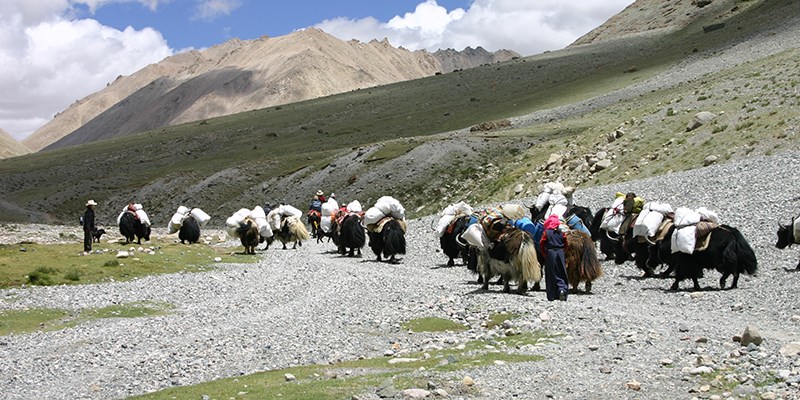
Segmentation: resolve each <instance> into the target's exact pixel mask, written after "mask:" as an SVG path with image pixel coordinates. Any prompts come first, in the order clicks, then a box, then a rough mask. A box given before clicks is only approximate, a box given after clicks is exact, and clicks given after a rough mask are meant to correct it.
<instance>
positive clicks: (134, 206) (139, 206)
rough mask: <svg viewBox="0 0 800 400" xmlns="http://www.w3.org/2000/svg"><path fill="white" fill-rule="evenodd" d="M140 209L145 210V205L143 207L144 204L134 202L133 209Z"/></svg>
mask: <svg viewBox="0 0 800 400" xmlns="http://www.w3.org/2000/svg"><path fill="white" fill-rule="evenodd" d="M139 210H144V207H142V205H141V204H139V203H134V205H133V211H139Z"/></svg>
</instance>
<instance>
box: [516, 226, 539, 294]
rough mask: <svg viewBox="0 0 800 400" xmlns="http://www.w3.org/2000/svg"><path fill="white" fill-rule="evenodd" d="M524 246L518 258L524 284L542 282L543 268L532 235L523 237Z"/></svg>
mask: <svg viewBox="0 0 800 400" xmlns="http://www.w3.org/2000/svg"><path fill="white" fill-rule="evenodd" d="M522 236H523V239H522V244H521V245H520V247H519V253H518V254H517V257H516V260H515V261H516V262H517V263H519V264H518V267H519V268H520V270H522V280H523V281H524V282H531V281H533V282H539V281H541V280H542V266H541V265H539V259H538V258H537V257H536V244H535V243H533V239H531V237H530V235H528V234H524V235H522Z"/></svg>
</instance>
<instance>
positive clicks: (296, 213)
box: [279, 204, 303, 219]
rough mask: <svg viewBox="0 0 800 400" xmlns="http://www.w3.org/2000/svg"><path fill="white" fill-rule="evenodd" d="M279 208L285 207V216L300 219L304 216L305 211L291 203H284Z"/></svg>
mask: <svg viewBox="0 0 800 400" xmlns="http://www.w3.org/2000/svg"><path fill="white" fill-rule="evenodd" d="M279 208H281V209H283V212H282V214H283V216H284V217H295V218H297V219H300V218H302V217H303V212H302V211H300V210H298V209H297V208H294V207H292V206H291V205H289V204H284V205H282V206H281V207H279Z"/></svg>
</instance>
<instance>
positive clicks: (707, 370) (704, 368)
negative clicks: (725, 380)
mask: <svg viewBox="0 0 800 400" xmlns="http://www.w3.org/2000/svg"><path fill="white" fill-rule="evenodd" d="M712 372H714V369H713V368H711V367H709V366H706V365H702V366H699V367H697V368H692V369H691V370H689V374H690V375H702V374H710V373H712Z"/></svg>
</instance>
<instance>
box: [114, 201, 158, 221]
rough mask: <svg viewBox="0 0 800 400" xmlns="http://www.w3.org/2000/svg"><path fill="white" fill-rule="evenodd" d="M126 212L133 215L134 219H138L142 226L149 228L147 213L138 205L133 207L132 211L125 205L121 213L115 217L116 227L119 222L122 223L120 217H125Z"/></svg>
mask: <svg viewBox="0 0 800 400" xmlns="http://www.w3.org/2000/svg"><path fill="white" fill-rule="evenodd" d="M126 212H129V213H132V214H133V215H135V216H136V219H138V220H139V222H141V223H142V225H144V226H150V217H148V216H147V213H146V212H145V211H144V209H143V207H142V205H141V204H138V203H137V204H134V205H133V210H131V207H129V206H127V205H126V206H125V207H124V208H123V209H122V212H121V213H119V215H118V216H117V225H119V223H120V221H122V216H123V215H125V213H126Z"/></svg>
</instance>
